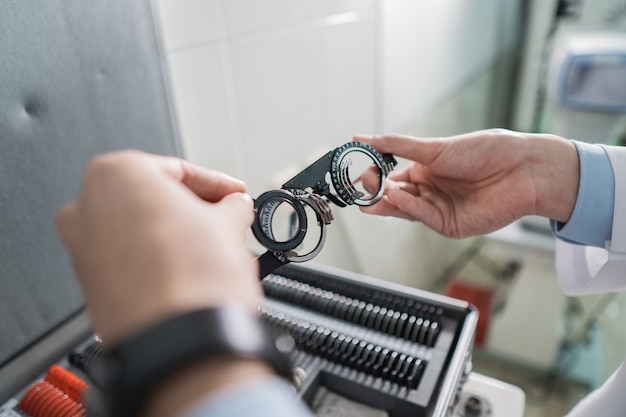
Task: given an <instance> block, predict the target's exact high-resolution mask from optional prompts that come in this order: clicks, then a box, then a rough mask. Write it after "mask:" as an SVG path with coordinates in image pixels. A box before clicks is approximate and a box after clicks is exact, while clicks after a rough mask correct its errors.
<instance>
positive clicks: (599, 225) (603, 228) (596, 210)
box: [551, 141, 615, 248]
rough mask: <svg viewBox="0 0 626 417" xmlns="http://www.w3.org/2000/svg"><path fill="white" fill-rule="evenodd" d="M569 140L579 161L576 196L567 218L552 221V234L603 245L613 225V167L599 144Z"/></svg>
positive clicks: (585, 242)
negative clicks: (578, 181) (567, 219)
mask: <svg viewBox="0 0 626 417" xmlns="http://www.w3.org/2000/svg"><path fill="white" fill-rule="evenodd" d="M573 143H574V145H576V149H577V150H578V156H579V160H580V184H579V186H578V197H577V198H576V204H575V206H574V211H573V212H572V215H571V217H570V219H569V221H568V222H567V223H565V224H563V223H559V222H555V221H554V220H552V221H551V224H552V230H553V232H554V234H555V236H556V237H558V238H559V239H561V240H564V241H566V242H569V243H578V244H583V245H590V246H598V247H601V248H603V247H605V242H606V241H607V240H609V239H611V233H612V228H613V203H614V200H615V175H614V173H613V167H612V166H611V161H610V159H609V157H608V155H607V154H606V151H605V150H604V148H602V146H600V145H594V144H590V143H585V142H577V141H573ZM557 180H558V179H557Z"/></svg>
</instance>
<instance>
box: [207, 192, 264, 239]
mask: <svg viewBox="0 0 626 417" xmlns="http://www.w3.org/2000/svg"><path fill="white" fill-rule="evenodd" d="M214 207H215V208H216V209H217V210H219V211H220V212H221V213H220V214H221V216H222V218H224V219H229V220H230V221H231V222H232V223H234V224H235V227H237V228H239V229H238V230H237V232H239V231H241V232H242V233H243V232H245V231H246V230H247V229H248V228H249V227H250V225H251V224H252V221H253V220H254V203H253V201H252V197H250V195H248V194H246V193H231V194H228V195H226V196H225V197H224V198H222V199H221V200H220V201H219V202H218V203H214Z"/></svg>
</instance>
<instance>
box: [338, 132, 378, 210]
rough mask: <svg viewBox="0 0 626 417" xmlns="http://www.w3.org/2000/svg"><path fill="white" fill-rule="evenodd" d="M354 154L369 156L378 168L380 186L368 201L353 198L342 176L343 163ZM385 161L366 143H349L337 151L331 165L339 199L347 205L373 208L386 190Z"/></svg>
mask: <svg viewBox="0 0 626 417" xmlns="http://www.w3.org/2000/svg"><path fill="white" fill-rule="evenodd" d="M352 152H361V153H364V154H365V155H367V156H369V158H370V159H371V160H372V162H373V163H374V165H376V168H378V176H379V177H380V185H379V187H378V191H377V192H376V194H375V195H374V196H373V197H371V198H368V199H362V198H353V197H352V196H351V195H350V193H349V191H348V190H347V189H346V186H345V184H344V180H343V178H342V175H341V163H342V162H343V160H344V159H346V157H347V156H348V155H350V154H351V153H352ZM384 163H385V161H384V160H383V157H382V156H381V155H380V154H379V153H378V152H377V151H376V150H375V149H374V148H372V147H371V146H370V145H368V144H367V143H364V142H348V143H346V144H345V145H343V146H340V147H339V148H337V149H335V152H334V153H333V161H332V164H331V179H332V181H333V186H334V187H335V191H336V192H337V194H338V196H339V198H341V200H343V201H344V202H345V203H346V204H356V205H357V206H371V205H372V204H374V203H376V202H377V201H378V200H380V198H381V197H382V195H383V192H384V188H385V178H386V177H387V176H386V175H385V173H384V171H383V165H384Z"/></svg>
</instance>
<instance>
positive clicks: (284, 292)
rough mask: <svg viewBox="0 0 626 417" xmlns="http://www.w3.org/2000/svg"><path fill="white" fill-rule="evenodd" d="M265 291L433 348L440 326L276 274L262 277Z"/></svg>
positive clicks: (436, 323)
mask: <svg viewBox="0 0 626 417" xmlns="http://www.w3.org/2000/svg"><path fill="white" fill-rule="evenodd" d="M263 288H264V290H265V294H266V295H267V296H269V297H272V298H275V299H278V300H283V301H286V302H288V303H291V304H295V305H298V306H301V307H304V308H308V309H311V310H314V311H318V312H320V313H323V314H326V315H329V316H332V317H336V318H339V319H341V320H346V321H348V322H351V323H354V324H358V325H361V326H364V327H367V328H369V329H373V330H377V331H380V332H383V333H386V334H389V335H392V336H396V337H400V338H403V339H405V340H409V341H411V342H414V343H419V344H422V345H425V346H428V347H433V346H434V345H435V343H436V341H437V336H438V335H439V333H440V331H441V326H440V324H439V322H438V321H437V320H436V319H435V318H422V317H418V316H416V315H413V314H408V313H406V312H400V311H396V310H393V309H391V308H386V307H381V306H379V305H374V304H373V303H368V302H365V301H362V300H359V299H356V298H351V297H346V296H344V295H341V294H338V293H336V292H332V291H328V290H324V289H321V288H318V287H314V286H311V285H309V284H305V283H301V282H299V281H296V280H292V279H289V278H285V277H282V276H279V275H269V276H268V277H267V278H265V279H264V280H263Z"/></svg>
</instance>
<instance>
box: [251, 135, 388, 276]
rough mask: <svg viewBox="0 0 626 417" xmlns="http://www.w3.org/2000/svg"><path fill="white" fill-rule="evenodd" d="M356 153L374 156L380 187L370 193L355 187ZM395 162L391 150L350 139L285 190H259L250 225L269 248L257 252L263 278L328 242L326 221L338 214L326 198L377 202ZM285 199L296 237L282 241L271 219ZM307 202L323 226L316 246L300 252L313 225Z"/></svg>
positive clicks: (344, 202)
mask: <svg viewBox="0 0 626 417" xmlns="http://www.w3.org/2000/svg"><path fill="white" fill-rule="evenodd" d="M355 152H358V153H360V154H362V155H365V156H367V157H368V158H369V159H371V161H372V164H373V166H374V167H376V169H377V172H378V177H379V185H378V189H377V190H376V192H374V193H371V196H369V197H368V196H366V195H365V193H363V192H362V191H360V190H358V189H357V188H356V187H355V186H354V181H355V179H354V178H350V172H349V167H350V165H351V164H352V159H351V155H352V156H355V155H354V153H355ZM362 155H361V156H362ZM396 165H397V161H396V160H395V158H394V157H393V155H391V154H384V155H381V154H380V153H378V151H376V150H375V149H374V148H372V147H371V146H370V145H368V144H366V143H364V142H348V143H346V144H344V145H342V146H339V147H337V148H335V149H333V150H331V151H329V152H328V153H326V154H325V155H324V156H322V157H321V158H319V159H318V160H317V161H315V162H314V163H312V164H311V165H309V166H308V167H307V168H305V169H304V170H302V171H301V172H300V173H299V174H297V175H296V176H294V177H293V178H291V179H290V180H289V181H287V182H286V183H284V184H283V185H282V187H281V189H278V190H270V191H267V192H265V193H263V194H261V195H260V196H259V197H258V198H257V199H256V200H255V201H254V210H255V218H254V223H253V224H252V232H253V234H254V236H255V237H256V239H257V240H258V241H259V243H260V244H261V245H263V246H264V247H265V248H267V249H268V250H267V252H266V253H265V254H263V255H262V256H260V257H259V263H260V274H259V275H260V277H261V278H263V277H265V276H266V275H267V274H269V273H270V272H272V271H273V270H274V269H276V268H278V267H279V266H281V265H284V264H286V263H289V262H306V261H308V260H310V259H313V258H314V257H315V256H317V255H318V254H319V252H320V251H321V250H322V247H323V246H324V242H325V239H326V226H327V225H329V224H330V223H331V222H332V220H333V219H334V218H333V214H332V210H331V208H330V205H329V204H328V201H331V202H332V203H334V204H336V205H337V206H339V207H346V206H348V205H358V206H369V205H372V204H374V203H376V202H377V201H378V200H379V199H380V198H381V197H382V195H383V192H384V184H385V178H386V177H387V175H388V174H389V172H391V171H392V170H393V169H394V168H395V166H396ZM327 178H329V179H330V183H329V181H328V180H327ZM356 180H360V178H356ZM283 204H287V205H288V206H290V207H291V209H292V210H293V212H292V213H291V220H292V228H291V233H292V236H291V235H290V236H289V237H288V238H287V239H285V240H280V239H277V238H276V237H275V236H274V235H275V233H274V230H273V218H274V215H275V214H276V211H277V208H278V207H279V206H282V205H283ZM306 207H309V208H310V209H312V210H313V212H314V213H315V218H316V223H317V225H318V227H319V228H320V231H319V239H318V242H317V244H316V246H315V247H314V248H313V249H312V250H310V251H309V252H308V253H305V254H299V253H296V251H295V250H296V249H297V248H298V246H300V245H301V244H302V243H303V241H304V239H305V237H306V234H307V231H308V226H309V221H308V217H307V213H306Z"/></svg>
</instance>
